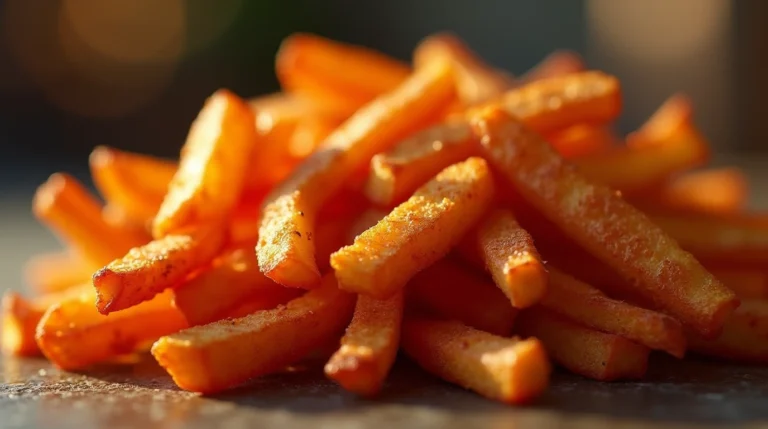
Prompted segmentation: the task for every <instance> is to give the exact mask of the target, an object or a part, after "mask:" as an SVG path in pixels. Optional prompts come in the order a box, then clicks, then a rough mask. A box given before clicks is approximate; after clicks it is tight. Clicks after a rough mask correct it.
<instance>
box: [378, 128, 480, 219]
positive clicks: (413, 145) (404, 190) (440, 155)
mask: <svg viewBox="0 0 768 429" xmlns="http://www.w3.org/2000/svg"><path fill="white" fill-rule="evenodd" d="M472 139H473V135H472V128H471V127H470V126H469V124H468V123H467V122H466V121H463V120H462V121H451V122H448V123H445V124H441V125H438V126H436V127H433V128H429V129H427V130H424V131H422V132H420V133H417V134H415V135H413V136H411V137H409V138H407V139H405V140H403V141H402V142H400V143H398V145H397V146H395V147H394V148H392V149H391V150H389V151H388V152H385V153H380V154H378V155H376V156H374V157H373V158H372V159H371V172H370V173H369V175H368V180H367V182H366V185H365V194H366V196H367V197H368V199H369V200H370V201H371V202H373V203H375V204H378V205H380V206H384V207H389V206H393V205H396V204H399V203H401V202H403V201H405V200H406V199H407V198H408V197H409V196H410V195H411V194H413V191H414V190H416V188H418V187H419V186H421V185H422V184H424V182H426V181H427V180H429V178H430V177H433V176H434V175H436V174H437V173H439V172H440V170H442V169H443V168H445V167H447V166H449V165H451V164H455V163H457V162H460V161H463V160H465V159H467V158H469V157H470V156H472V155H473V154H474V153H476V152H477V147H476V146H475V143H476V142H473V141H472Z"/></svg>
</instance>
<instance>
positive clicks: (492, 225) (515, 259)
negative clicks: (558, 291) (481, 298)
mask: <svg viewBox="0 0 768 429" xmlns="http://www.w3.org/2000/svg"><path fill="white" fill-rule="evenodd" d="M461 248H462V251H463V253H465V254H468V255H469V257H468V258H467V259H468V260H469V261H475V262H476V261H479V262H480V267H481V268H485V269H487V270H488V272H489V273H490V274H491V277H493V281H494V282H495V283H496V286H497V287H498V288H499V289H501V291H502V292H504V294H505V295H506V296H507V298H508V299H509V301H510V302H511V303H512V306H513V307H516V308H526V307H530V306H531V305H533V304H535V303H537V302H538V301H539V300H541V298H542V297H543V296H544V294H545V293H546V291H547V270H546V269H545V268H544V263H543V262H542V261H541V256H539V252H538V251H537V250H536V247H535V246H534V245H533V238H531V235H530V234H528V232H527V231H526V230H524V229H523V228H522V227H521V226H520V224H518V223H517V220H516V219H515V216H514V215H513V214H512V212H510V211H509V210H494V211H493V212H491V213H489V214H488V216H486V217H485V218H484V219H483V220H482V221H481V222H480V224H479V226H478V227H477V229H476V230H475V231H472V232H470V233H469V234H467V236H466V237H465V238H464V242H463V243H462V246H461Z"/></svg>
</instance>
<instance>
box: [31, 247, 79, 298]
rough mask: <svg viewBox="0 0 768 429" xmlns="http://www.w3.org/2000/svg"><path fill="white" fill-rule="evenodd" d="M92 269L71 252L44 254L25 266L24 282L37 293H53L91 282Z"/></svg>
mask: <svg viewBox="0 0 768 429" xmlns="http://www.w3.org/2000/svg"><path fill="white" fill-rule="evenodd" d="M91 275H93V271H92V270H91V267H90V266H89V265H88V264H87V263H86V262H85V261H83V259H82V258H80V257H79V256H77V255H73V254H72V253H71V252H67V251H59V252H51V253H42V254H38V255H35V256H33V257H31V258H30V259H29V260H28V261H27V262H26V263H25V264H24V281H25V283H26V284H27V285H28V286H30V287H31V288H32V289H33V290H34V291H35V292H39V293H51V292H59V291H62V290H65V289H68V288H70V287H72V286H74V285H77V284H82V283H85V282H87V281H89V280H90V278H91Z"/></svg>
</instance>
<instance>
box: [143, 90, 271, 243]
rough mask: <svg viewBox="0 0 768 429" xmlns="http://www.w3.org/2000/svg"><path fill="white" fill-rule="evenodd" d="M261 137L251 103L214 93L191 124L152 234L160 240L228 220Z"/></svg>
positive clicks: (227, 92)
mask: <svg viewBox="0 0 768 429" xmlns="http://www.w3.org/2000/svg"><path fill="white" fill-rule="evenodd" d="M257 139H258V136H257V134H256V126H255V125H254V121H253V114H252V113H251V110H250V108H249V107H248V105H247V104H246V103H245V102H244V101H243V100H241V99H239V98H238V97H237V96H236V95H234V94H232V93H230V92H229V91H226V90H220V91H217V92H216V93H214V94H213V95H212V96H211V97H210V98H209V99H208V100H207V101H206V103H205V106H204V107H203V109H202V110H201V111H200V114H199V115H198V116H197V119H195V122H194V123H193V124H192V127H191V129H190V131H189V135H188V136H187V141H186V142H185V143H184V147H183V148H182V150H181V160H180V162H179V169H178V171H177V172H176V174H175V175H174V176H173V180H171V183H170V185H169V187H168V193H167V194H166V196H165V199H164V200H163V203H162V205H161V206H160V209H159V211H158V213H157V216H155V219H154V223H153V225H152V235H153V236H154V237H155V238H161V237H164V236H166V235H168V234H172V233H176V232H179V231H181V230H183V229H186V228H190V227H196V226H199V225H200V224H201V223H205V222H212V223H219V222H221V221H223V220H224V219H227V218H228V217H229V216H230V215H231V214H232V211H233V210H234V208H235V206H236V204H237V202H238V200H239V198H240V192H241V190H242V189H243V185H244V182H245V173H246V168H247V167H248V159H249V158H250V154H251V151H252V149H253V146H254V144H255V143H256V140H257Z"/></svg>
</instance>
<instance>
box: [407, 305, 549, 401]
mask: <svg viewBox="0 0 768 429" xmlns="http://www.w3.org/2000/svg"><path fill="white" fill-rule="evenodd" d="M402 346H403V349H404V350H405V352H406V353H407V354H408V356H409V357H411V359H413V360H414V361H416V363H418V364H419V366H421V367H422V368H424V369H425V370H426V371H428V372H430V373H432V374H434V375H436V376H438V377H440V378H442V379H445V380H446V381H450V382H451V383H455V384H458V385H459V386H462V387H464V388H466V389H471V390H474V391H475V392H477V393H479V394H481V395H483V396H485V397H487V398H490V399H494V400H497V401H501V402H505V403H508V404H519V403H525V402H530V401H532V400H534V399H536V398H537V397H538V396H539V395H541V394H542V393H543V392H544V390H545V389H546V387H547V385H548V384H549V375H550V372H551V366H550V363H549V360H548V359H547V355H546V353H545V351H544V347H542V345H541V343H540V342H539V340H537V339H535V338H531V339H527V340H520V339H517V338H503V337H498V336H495V335H492V334H489V333H487V332H483V331H478V330H476V329H473V328H470V327H468V326H466V325H463V324H461V323H460V322H455V321H438V320H429V319H410V318H408V319H406V320H405V321H404V322H403V339H402Z"/></svg>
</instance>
